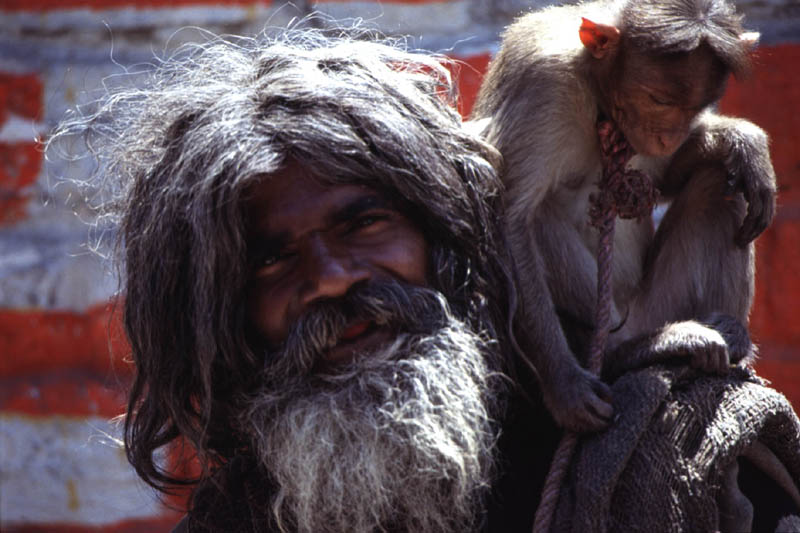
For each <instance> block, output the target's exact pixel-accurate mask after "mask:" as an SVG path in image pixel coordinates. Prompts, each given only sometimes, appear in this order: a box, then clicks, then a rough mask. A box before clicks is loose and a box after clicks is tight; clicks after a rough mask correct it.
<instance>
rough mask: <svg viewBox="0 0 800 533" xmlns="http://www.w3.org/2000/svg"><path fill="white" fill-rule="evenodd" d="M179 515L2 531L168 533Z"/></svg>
mask: <svg viewBox="0 0 800 533" xmlns="http://www.w3.org/2000/svg"><path fill="white" fill-rule="evenodd" d="M178 520H180V515H171V516H167V517H164V518H152V519H145V520H123V521H121V522H117V523H115V524H111V525H107V526H86V525H79V526H76V525H68V524H36V525H30V524H20V525H14V526H10V527H7V528H5V529H3V531H5V532H6V533H169V532H170V531H172V529H173V528H174V527H175V525H176V524H177V523H178Z"/></svg>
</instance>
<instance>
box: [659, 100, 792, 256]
mask: <svg viewBox="0 0 800 533" xmlns="http://www.w3.org/2000/svg"><path fill="white" fill-rule="evenodd" d="M702 164H712V165H718V164H721V165H722V166H723V167H724V168H725V171H726V175H727V177H728V178H727V179H728V182H727V186H726V188H725V189H726V191H725V194H727V195H733V194H735V193H738V192H741V193H742V194H743V195H744V198H745V200H747V215H746V216H745V218H744V221H743V222H742V226H741V227H740V228H739V231H738V233H737V234H736V244H738V245H739V246H742V247H744V246H746V245H747V244H749V243H750V242H751V241H753V240H754V239H755V238H756V237H758V236H759V235H760V234H761V233H762V232H763V231H764V230H765V229H766V228H767V227H768V226H769V225H770V223H771V222H772V218H773V216H775V200H776V195H777V185H776V183H777V182H776V178H775V170H774V169H773V168H772V161H771V159H770V155H769V138H768V137H767V134H766V133H765V132H764V130H762V129H761V128H759V127H758V126H756V125H755V124H753V123H752V122H749V121H747V120H744V119H737V118H731V117H724V116H720V115H716V114H714V113H712V112H710V111H708V112H705V113H703V114H702V115H700V116H699V117H698V119H697V125H696V127H695V129H694V130H693V131H692V133H691V135H690V136H689V138H688V139H687V141H686V142H685V143H684V145H683V146H682V147H681V148H680V150H678V152H677V153H676V154H675V156H674V157H673V159H672V162H671V163H670V167H669V169H668V171H667V178H666V180H665V187H666V188H667V189H669V188H673V192H674V187H675V186H676V185H677V186H678V187H680V186H681V185H680V183H682V181H683V180H685V179H688V176H690V175H691V173H692V171H693V169H696V168H697V166H698V165H702ZM670 182H671V183H670ZM662 192H663V191H662Z"/></svg>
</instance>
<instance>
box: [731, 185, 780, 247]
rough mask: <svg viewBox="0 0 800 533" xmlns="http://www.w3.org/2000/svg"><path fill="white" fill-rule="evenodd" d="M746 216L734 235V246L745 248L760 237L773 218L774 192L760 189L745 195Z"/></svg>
mask: <svg viewBox="0 0 800 533" xmlns="http://www.w3.org/2000/svg"><path fill="white" fill-rule="evenodd" d="M747 203H748V204H747V216H745V217H744V221H743V222H742V226H741V228H739V232H738V233H737V235H736V244H738V245H739V246H741V247H745V246H747V245H748V244H750V243H751V242H752V241H753V240H754V239H755V238H756V237H758V236H759V235H761V233H763V232H764V230H765V229H767V227H768V226H769V225H770V223H771V222H772V218H773V217H774V216H775V192H774V191H773V190H772V189H761V190H759V191H752V192H751V193H750V194H747Z"/></svg>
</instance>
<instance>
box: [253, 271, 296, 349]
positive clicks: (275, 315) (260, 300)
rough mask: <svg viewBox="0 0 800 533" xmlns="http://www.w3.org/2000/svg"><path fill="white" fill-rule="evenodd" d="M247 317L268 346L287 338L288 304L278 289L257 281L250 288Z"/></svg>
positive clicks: (275, 344)
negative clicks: (272, 288)
mask: <svg viewBox="0 0 800 533" xmlns="http://www.w3.org/2000/svg"><path fill="white" fill-rule="evenodd" d="M248 293H249V294H248V295H247V318H248V321H249V322H250V324H251V325H252V326H253V327H254V328H255V330H256V331H257V332H258V333H259V334H260V335H261V336H262V337H263V339H264V340H265V341H266V342H267V344H268V346H270V347H274V346H277V345H279V344H280V343H281V342H283V340H284V339H285V338H286V334H287V327H286V314H287V306H286V304H285V298H284V297H282V295H281V294H278V291H275V290H271V289H270V288H267V287H264V286H262V284H260V283H258V282H257V281H256V282H254V283H252V284H251V286H250V287H249V288H248Z"/></svg>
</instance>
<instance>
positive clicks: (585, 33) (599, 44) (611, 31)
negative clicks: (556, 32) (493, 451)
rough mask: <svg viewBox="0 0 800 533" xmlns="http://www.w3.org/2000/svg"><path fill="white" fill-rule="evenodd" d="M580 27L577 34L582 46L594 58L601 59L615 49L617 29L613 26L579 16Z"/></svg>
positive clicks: (617, 41) (617, 39) (617, 37)
mask: <svg viewBox="0 0 800 533" xmlns="http://www.w3.org/2000/svg"><path fill="white" fill-rule="evenodd" d="M581 21H582V22H581V28H580V30H578V35H579V36H580V38H581V42H582V43H583V46H585V47H586V48H587V49H588V50H589V53H591V54H592V56H594V57H595V58H596V59H602V58H604V57H606V56H607V55H608V53H609V52H611V51H612V50H614V49H616V47H617V45H618V44H619V30H618V29H617V28H616V27H614V26H609V25H607V24H598V23H597V22H592V21H591V20H589V19H587V18H583V17H581Z"/></svg>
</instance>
